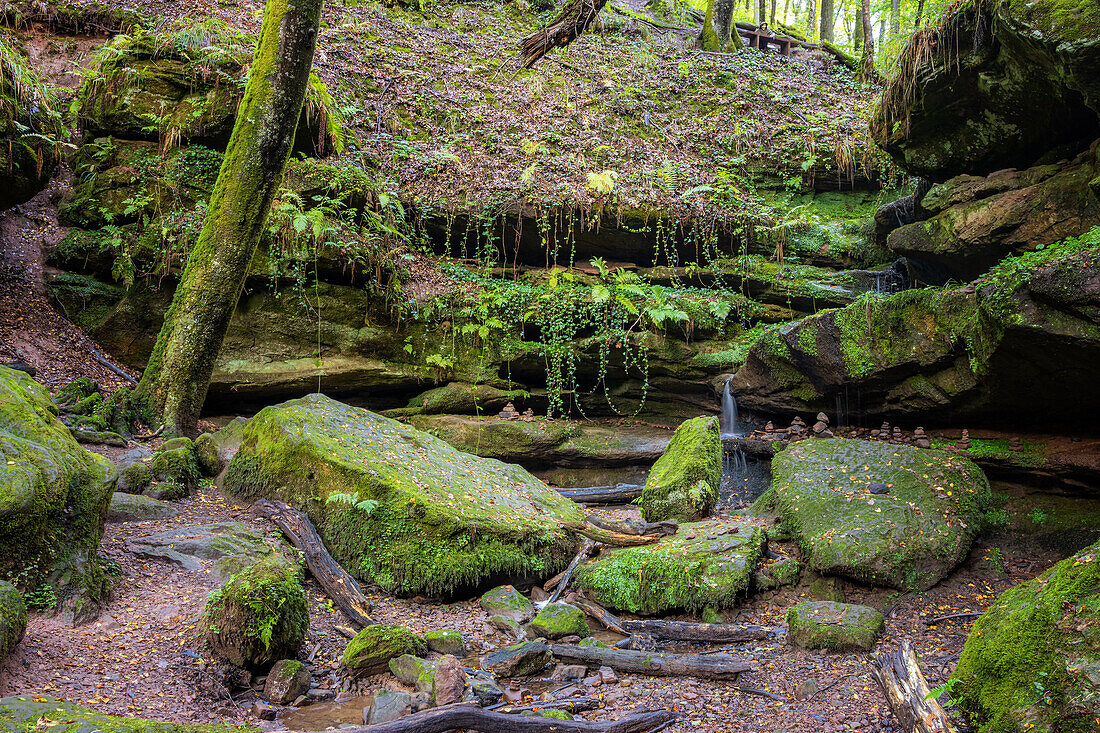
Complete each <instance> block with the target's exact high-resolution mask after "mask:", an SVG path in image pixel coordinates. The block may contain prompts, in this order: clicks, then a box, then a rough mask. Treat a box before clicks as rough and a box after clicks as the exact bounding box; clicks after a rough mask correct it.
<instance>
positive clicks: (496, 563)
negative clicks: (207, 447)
mask: <svg viewBox="0 0 1100 733" xmlns="http://www.w3.org/2000/svg"><path fill="white" fill-rule="evenodd" d="M222 488H223V490H224V491H226V492H228V493H229V494H230V495H233V496H238V497H241V498H245V499H250V498H255V497H260V496H267V497H275V498H279V499H282V500H284V501H286V502H287V503H289V504H291V505H293V506H296V507H298V508H300V509H303V510H304V511H306V512H307V513H308V514H309V516H310V519H311V520H312V521H313V523H314V524H315V525H316V526H317V528H318V530H319V531H320V533H321V535H322V537H323V538H324V540H325V544H326V546H327V547H328V549H329V551H330V552H331V553H332V555H333V557H334V558H335V559H336V560H337V561H338V562H339V563H340V564H341V565H343V566H344V567H345V568H347V569H348V570H349V572H351V573H352V574H353V575H356V576H357V577H358V578H360V579H361V580H364V581H366V582H371V583H377V584H379V585H381V586H382V587H383V588H385V589H386V590H388V591H390V592H396V593H409V594H413V593H442V594H449V593H454V592H456V591H458V590H460V589H466V590H469V589H472V588H476V587H477V586H478V585H480V584H483V583H484V582H485V581H486V580H487V579H489V578H491V577H493V576H496V575H500V574H503V573H508V574H514V575H535V576H549V575H552V574H553V573H554V572H557V571H558V570H560V569H561V568H563V567H564V566H565V565H566V563H567V562H568V561H569V559H570V558H571V556H572V554H573V552H574V551H575V544H574V543H575V540H574V539H573V538H572V537H570V536H569V535H568V534H567V533H566V532H565V531H564V530H562V529H561V523H563V522H566V523H568V522H574V521H583V513H582V512H581V510H580V507H579V506H577V505H576V504H574V503H573V502H571V501H569V500H567V499H564V498H562V497H561V496H560V495H559V494H558V493H557V492H555V491H553V490H552V489H549V488H548V487H546V486H545V485H544V484H542V483H541V482H539V481H538V480H537V479H535V478H534V477H533V476H531V475H530V474H529V473H527V472H526V471H524V470H523V469H521V468H519V467H518V466H511V465H508V464H504V463H500V462H499V461H494V460H489V459H482V458H477V457H475V456H471V455H469V454H466V453H461V452H459V451H456V450H455V449H453V448H451V447H450V446H449V445H447V444H446V443H444V442H443V441H441V440H438V439H437V438H433V437H432V436H430V435H428V434H426V433H422V432H420V431H418V430H415V429H414V428H410V427H408V426H406V425H402V424H400V423H398V422H396V421H394V420H390V419H388V418H384V417H381V416H379V415H376V414H374V413H372V412H368V411H367V410H361V409H357V408H354V407H349V406H347V405H344V404H341V403H339V402H336V401H334V400H331V399H329V398H327V397H324V396H323V395H312V396H310V397H305V398H302V399H300V400H292V401H290V402H286V403H283V404H281V405H276V406H274V407H269V408H266V409H264V410H262V411H261V412H260V413H259V414H257V415H256V416H255V417H253V418H252V419H251V420H250V421H249V423H248V425H247V427H246V428H245V430H244V434H243V436H242V440H241V446H240V449H239V450H238V452H237V454H236V455H235V456H234V457H233V460H232V462H231V463H230V464H229V467H228V468H227V470H226V474H225V477H224V480H223V486H222Z"/></svg>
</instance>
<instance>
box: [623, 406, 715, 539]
mask: <svg viewBox="0 0 1100 733" xmlns="http://www.w3.org/2000/svg"><path fill="white" fill-rule="evenodd" d="M721 478H722V440H721V437H720V436H719V434H718V418H716V417H697V418H693V419H691V420H688V421H686V422H684V423H683V424H682V425H680V427H678V428H677V429H676V433H675V434H674V435H673V436H672V441H671V442H670V443H669V444H668V448H666V449H665V452H664V454H663V455H661V457H660V458H659V459H657V463H655V464H654V465H653V468H652V469H651V470H650V472H649V477H648V478H647V479H646V482H645V486H644V487H642V514H643V515H645V518H646V520H647V521H650V522H660V521H664V520H667V519H671V520H676V521H680V522H692V521H695V520H697V519H701V518H703V517H704V516H706V515H707V514H708V513H710V511H711V509H713V508H714V504H715V503H716V502H717V501H718V483H719V481H720V480H721Z"/></svg>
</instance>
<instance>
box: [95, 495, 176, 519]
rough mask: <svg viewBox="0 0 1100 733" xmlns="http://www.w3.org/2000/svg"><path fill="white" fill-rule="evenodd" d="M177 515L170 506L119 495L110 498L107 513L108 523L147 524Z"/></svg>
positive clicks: (145, 499)
mask: <svg viewBox="0 0 1100 733" xmlns="http://www.w3.org/2000/svg"><path fill="white" fill-rule="evenodd" d="M177 514H179V510H177V509H176V508H175V507H174V506H172V505H171V504H169V503H167V502H164V501H159V500H157V499H150V498H149V497H148V496H140V495H138V494H120V493H118V492H115V494H113V495H112V496H111V506H110V509H108V511H107V521H108V522H147V521H149V520H151V519H168V518H170V517H174V516H176V515H177Z"/></svg>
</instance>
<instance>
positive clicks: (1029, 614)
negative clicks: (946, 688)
mask: <svg viewBox="0 0 1100 733" xmlns="http://www.w3.org/2000/svg"><path fill="white" fill-rule="evenodd" d="M1098 630H1100V543H1097V544H1094V545H1091V546H1089V547H1086V548H1085V549H1084V550H1081V551H1080V552H1078V553H1076V554H1074V555H1073V556H1072V557H1069V558H1067V559H1065V560H1063V561H1062V562H1060V563H1058V564H1057V565H1055V566H1054V567H1053V568H1051V569H1050V570H1048V571H1046V572H1045V573H1043V574H1042V575H1040V576H1039V577H1038V578H1035V579H1034V580H1030V581H1028V582H1026V583H1022V584H1020V585H1017V586H1016V587H1014V588H1011V589H1009V590H1007V591H1005V592H1004V593H1003V594H1001V596H1000V597H999V598H998V599H997V600H996V601H995V602H994V603H993V605H992V606H990V607H989V608H988V609H987V610H986V612H985V613H984V614H982V616H981V617H980V618H979V619H978V620H977V621H976V622H975V623H974V627H973V629H972V630H971V632H970V636H969V637H967V640H966V645H965V646H964V647H963V651H962V655H961V656H960V658H959V663H958V665H957V666H956V667H955V672H954V674H953V675H952V678H953V679H956V680H958V683H957V684H956V686H955V688H954V689H953V693H952V694H953V696H954V698H955V699H956V701H957V705H958V706H959V708H960V709H962V710H963V711H964V712H965V713H966V715H967V717H968V718H969V720H970V722H971V723H972V724H973V725H974V726H975V730H980V731H982V733H1009V732H1011V733H1016V731H1044V732H1047V733H1053V731H1067V730H1068V731H1091V730H1095V729H1096V722H1095V721H1096V720H1097V718H1098V717H1100V695H1098V694H1097V679H1098V678H1100V633H1098Z"/></svg>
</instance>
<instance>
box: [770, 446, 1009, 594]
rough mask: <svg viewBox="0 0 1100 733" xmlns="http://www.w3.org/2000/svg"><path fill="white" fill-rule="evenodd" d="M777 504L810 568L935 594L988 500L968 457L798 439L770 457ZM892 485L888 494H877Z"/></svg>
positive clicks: (959, 559) (962, 553) (965, 549)
mask: <svg viewBox="0 0 1100 733" xmlns="http://www.w3.org/2000/svg"><path fill="white" fill-rule="evenodd" d="M772 471H773V477H772V488H771V489H770V491H769V493H768V494H765V496H764V497H762V498H761V500H760V503H759V504H758V506H762V505H766V504H769V503H771V504H773V505H774V507H775V509H776V510H777V512H778V513H779V516H780V517H781V518H782V520H783V522H784V523H785V524H786V525H787V526H789V527H790V529H791V532H792V533H793V535H794V538H795V540H796V541H797V542H798V545H799V547H800V548H801V549H802V552H803V556H804V562H805V563H806V565H808V566H809V567H810V568H811V569H813V570H815V571H817V572H820V573H826V574H831V575H842V576H845V577H848V578H852V579H854V580H859V581H862V582H868V583H874V584H876V585H886V586H890V587H892V588H898V589H900V590H926V589H928V588H931V587H932V586H933V585H935V584H936V583H937V582H939V581H940V580H941V579H942V578H944V577H945V576H946V575H947V574H948V573H949V572H951V571H952V570H953V569H954V568H955V567H956V566H957V565H958V564H959V563H960V562H962V560H963V559H964V558H965V557H966V554H967V552H969V550H970V545H971V543H972V542H973V539H974V537H975V535H976V534H977V532H978V529H979V526H978V525H979V523H980V514H981V512H982V511H983V509H984V507H985V504H986V502H987V500H988V498H989V484H988V482H987V481H986V479H985V476H984V475H983V474H982V472H981V470H980V469H979V468H978V467H977V466H975V465H974V464H973V463H972V462H971V461H970V460H969V459H966V458H960V457H958V456H954V455H952V454H950V453H945V452H942V451H933V450H922V449H918V448H912V447H910V446H905V445H892V444H889V443H878V442H871V441H864V440H844V439H839V438H834V439H831V440H812V441H803V442H800V443H796V444H794V445H792V446H791V447H789V448H787V449H786V450H785V451H783V452H782V453H779V454H778V455H777V456H776V457H775V458H774V459H773V460H772ZM877 483H885V484H886V485H887V486H888V487H889V492H888V493H886V494H871V493H870V491H869V488H870V486H871V485H872V484H877Z"/></svg>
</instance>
